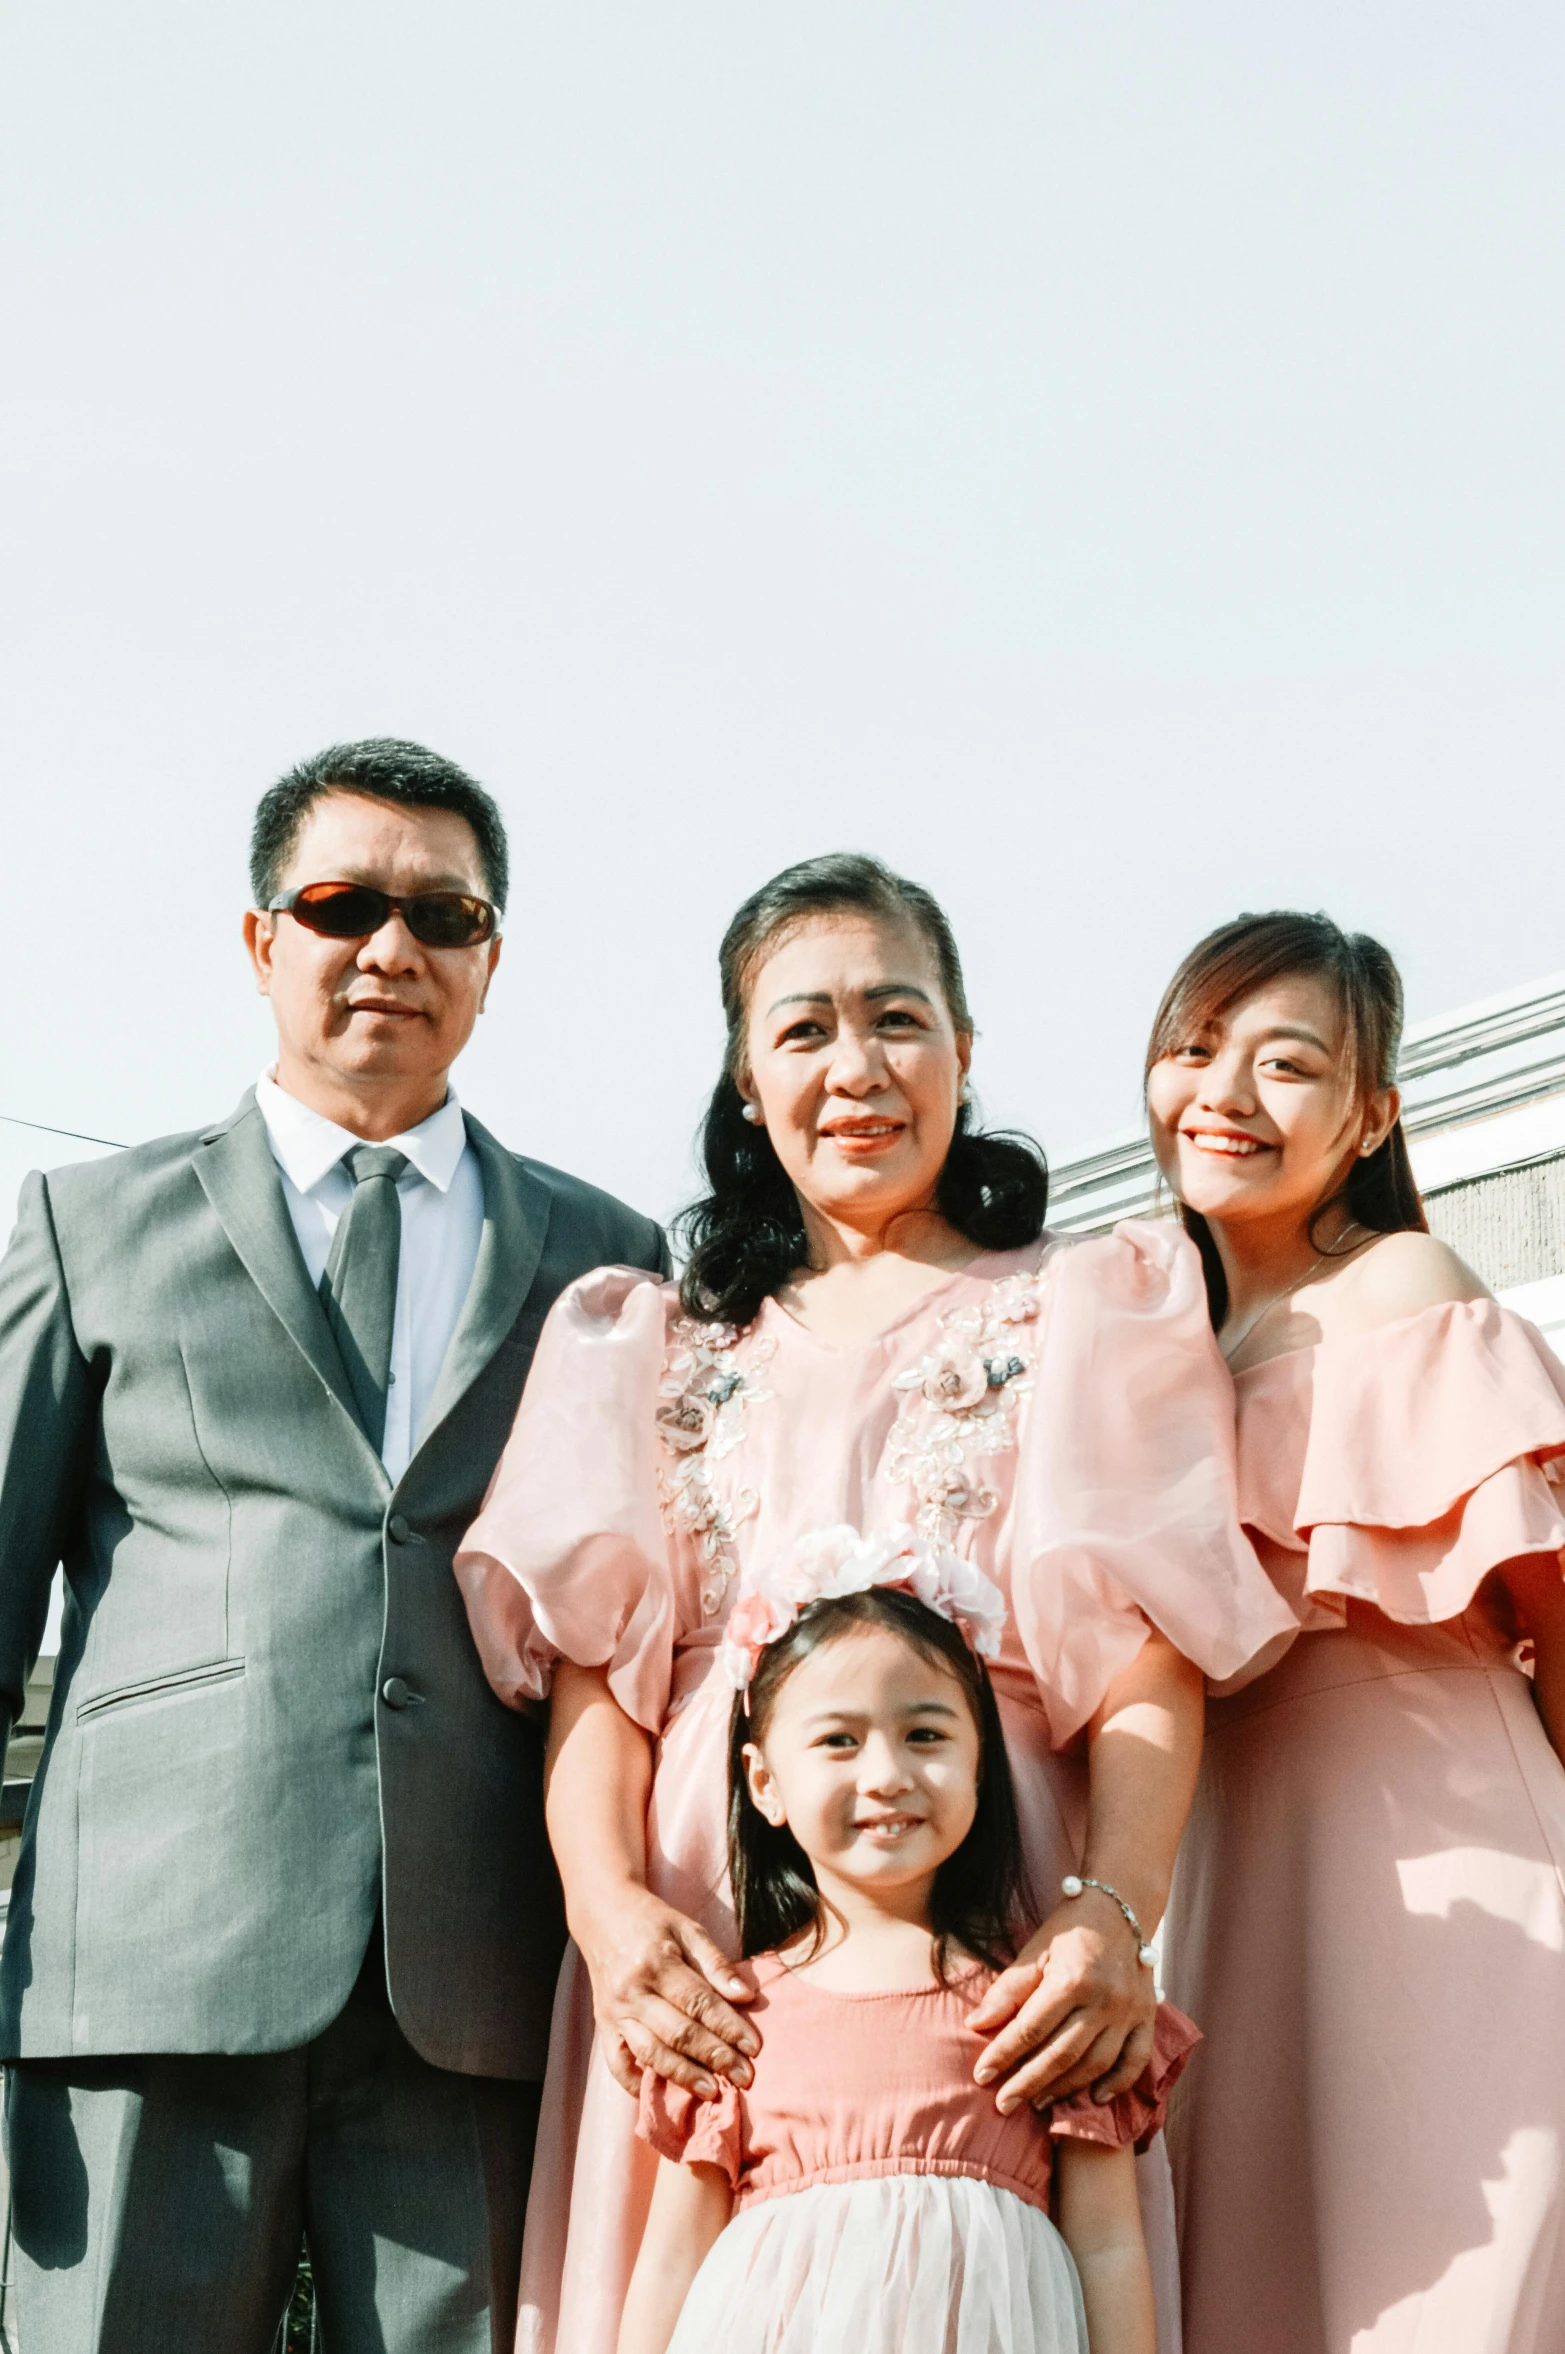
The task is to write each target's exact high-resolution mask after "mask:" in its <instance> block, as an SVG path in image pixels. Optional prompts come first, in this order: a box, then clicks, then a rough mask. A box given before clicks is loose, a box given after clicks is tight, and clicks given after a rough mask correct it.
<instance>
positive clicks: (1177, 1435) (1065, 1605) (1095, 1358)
mask: <svg viewBox="0 0 1565 2354" xmlns="http://www.w3.org/2000/svg"><path fill="white" fill-rule="evenodd" d="M1046 1271H1047V1280H1046V1281H1045V1283H1044V1285H1043V1287H1042V1296H1041V1302H1040V1310H1039V1314H1040V1320H1041V1321H1040V1331H1039V1336H1038V1343H1037V1357H1036V1375H1035V1381H1034V1389H1033V1395H1032V1397H1031V1398H1030V1400H1029V1401H1028V1406H1027V1411H1026V1420H1025V1423H1024V1425H1023V1428H1022V1431H1021V1434H1020V1443H1019V1448H1018V1459H1017V1474H1016V1503H1015V1515H1014V1525H1013V1532H1012V1542H1011V1599H1012V1607H1013V1609H1014V1611H1015V1615H1016V1628H1017V1632H1018V1634H1019V1636H1020V1638H1021V1641H1022V1645H1023V1648H1024V1649H1025V1651H1026V1653H1027V1658H1028V1662H1029V1664H1030V1666H1031V1667H1032V1670H1033V1673H1034V1675H1035V1676H1036V1678H1037V1680H1038V1687H1039V1692H1040V1696H1041V1698H1042V1700H1043V1704H1044V1707H1045V1709H1046V1711H1047V1713H1048V1717H1049V1723H1050V1729H1051V1731H1052V1733H1053V1736H1054V1739H1055V1740H1056V1742H1062V1741H1065V1740H1068V1739H1069V1737H1070V1735H1071V1734H1072V1733H1074V1732H1075V1731H1076V1730H1077V1729H1078V1728H1079V1727H1080V1726H1081V1725H1083V1724H1085V1723H1086V1721H1087V1720H1088V1718H1089V1717H1091V1715H1092V1714H1093V1712H1094V1711H1095V1709H1096V1708H1097V1707H1098V1704H1099V1702H1100V1701H1101V1700H1102V1698H1103V1695H1104V1693H1105V1691H1106V1690H1107V1689H1108V1686H1109V1684H1110V1683H1111V1682H1112V1681H1113V1679H1114V1677H1115V1676H1116V1675H1117V1674H1119V1673H1120V1672H1121V1670H1122V1669H1124V1668H1125V1667H1127V1666H1128V1665H1129V1664H1130V1662H1131V1660H1132V1659H1134V1657H1135V1655H1136V1653H1137V1652H1138V1651H1139V1650H1140V1648H1141V1645H1142V1643H1143V1642H1144V1641H1145V1640H1146V1634H1147V1627H1148V1623H1149V1622H1150V1623H1151V1624H1152V1625H1155V1626H1157V1627H1159V1628H1160V1629H1161V1630H1162V1632H1163V1633H1164V1634H1165V1635H1166V1636H1167V1637H1168V1639H1169V1641H1170V1642H1172V1643H1173V1644H1174V1645H1175V1646H1176V1647H1177V1648H1178V1649H1179V1650H1180V1651H1182V1652H1183V1653H1184V1655H1185V1657H1186V1658H1187V1659H1190V1660H1193V1661H1194V1662H1195V1663H1196V1665H1197V1666H1199V1667H1201V1668H1203V1669H1204V1670H1205V1672H1206V1673H1207V1675H1209V1676H1211V1677H1214V1678H1224V1677H1228V1676H1232V1675H1234V1674H1236V1673H1237V1672H1238V1670H1239V1669H1240V1668H1242V1667H1245V1666H1247V1665H1248V1664H1249V1663H1250V1662H1251V1661H1252V1660H1254V1659H1255V1658H1257V1656H1258V1655H1259V1654H1261V1653H1262V1652H1265V1651H1267V1650H1269V1649H1271V1648H1274V1647H1275V1648H1280V1647H1281V1646H1282V1645H1284V1644H1285V1643H1286V1642H1287V1640H1288V1639H1289V1638H1290V1637H1291V1636H1292V1635H1293V1634H1294V1633H1295V1632H1296V1625H1297V1622H1296V1621H1295V1619H1294V1617H1293V1614H1292V1612H1291V1611H1290V1610H1289V1609H1288V1607H1287V1605H1286V1603H1284V1602H1283V1601H1282V1599H1281V1598H1280V1596H1279V1595H1278V1594H1277V1592H1276V1589H1275V1588H1274V1587H1273V1585H1272V1583H1271V1580H1270V1579H1269V1578H1268V1577H1267V1575H1266V1573H1265V1571H1264V1570H1263V1569H1262V1567H1261V1565H1260V1563H1259V1561H1258V1560H1257V1558H1256V1555H1255V1552H1254V1549H1253V1547H1252V1546H1251V1544H1250V1542H1249V1540H1248V1538H1247V1537H1246V1536H1245V1534H1244V1531H1243V1529H1242V1527H1241V1525H1240V1520H1239V1508H1238V1487H1237V1471H1236V1462H1235V1437H1234V1394H1233V1384H1232V1381H1231V1379H1230V1377H1229V1373H1228V1369H1227V1367H1226V1366H1225V1365H1224V1363H1223V1360H1222V1357H1221V1355H1220V1354H1219V1351H1218V1348H1217V1343H1216V1340H1215V1338H1214V1336H1213V1332H1212V1326H1211V1318H1210V1315H1209V1314H1208V1310H1207V1300H1206V1285H1205V1282H1204V1280H1203V1277H1202V1272H1201V1262H1200V1259H1199V1257H1198V1255H1197V1253H1196V1250H1195V1246H1194V1244H1193V1243H1191V1242H1190V1240H1189V1239H1188V1237H1187V1236H1185V1235H1184V1234H1182V1233H1181V1232H1180V1231H1179V1229H1178V1228H1177V1227H1175V1226H1173V1225H1171V1224H1170V1225H1162V1224H1156V1225H1154V1224H1151V1223H1143V1222H1141V1221H1135V1220H1127V1221H1126V1222H1125V1223H1123V1224H1122V1225H1119V1226H1116V1227H1115V1229H1114V1231H1113V1233H1112V1234H1109V1235H1103V1236H1099V1237H1095V1238H1094V1239H1093V1240H1091V1241H1089V1242H1083V1243H1077V1244H1074V1245H1063V1246H1056V1251H1055V1254H1054V1256H1053V1259H1052V1262H1049V1263H1046Z"/></svg>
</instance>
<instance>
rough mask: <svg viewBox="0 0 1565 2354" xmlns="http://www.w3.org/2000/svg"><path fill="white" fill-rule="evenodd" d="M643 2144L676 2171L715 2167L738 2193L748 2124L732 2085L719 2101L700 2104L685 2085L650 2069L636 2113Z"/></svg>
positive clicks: (723, 2087)
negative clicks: (676, 2169) (687, 2167)
mask: <svg viewBox="0 0 1565 2354" xmlns="http://www.w3.org/2000/svg"><path fill="white" fill-rule="evenodd" d="M636 2132H637V2134H638V2136H639V2137H640V2139H641V2140H642V2141H644V2142H647V2143H649V2144H650V2145H651V2147H652V2148H653V2149H654V2150H656V2152H657V2154H658V2156H659V2157H660V2158H668V2159H670V2160H671V2161H672V2163H673V2164H674V2165H676V2166H716V2167H717V2168H718V2169H719V2170H720V2171H721V2172H722V2173H723V2174H724V2175H726V2176H727V2178H728V2182H729V2186H730V2188H732V2189H734V2190H737V2189H738V2187H739V2177H740V2175H741V2174H742V2173H743V2171H744V2121H743V2119H742V2117H741V2115H740V2111H739V2095H738V2093H737V2092H735V2090H734V2088H733V2086H732V2085H731V2084H723V2085H721V2086H720V2087H719V2090H718V2095H717V2098H716V2100H715V2101H699V2100H697V2098H696V2096H695V2094H694V2093H693V2092H687V2091H686V2090H685V2088H684V2087H683V2085H679V2084H669V2083H667V2082H666V2081H665V2080H664V2078H663V2077H661V2076H654V2075H653V2073H652V2070H651V2069H650V2068H644V2069H643V2070H642V2072H641V2097H640V2100H639V2103H638V2106H637V2111H636Z"/></svg>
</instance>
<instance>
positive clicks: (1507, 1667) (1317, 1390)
mask: <svg viewBox="0 0 1565 2354" xmlns="http://www.w3.org/2000/svg"><path fill="white" fill-rule="evenodd" d="M1236 1386H1237V1390H1238V1397H1239V1453H1240V1483H1241V1498H1242V1504H1243V1510H1244V1516H1245V1519H1246V1522H1247V1523H1248V1525H1249V1527H1250V1530H1251V1533H1252V1534H1253V1536H1254V1538H1255V1542H1256V1544H1257V1546H1258V1548H1259V1550H1260V1553H1261V1556H1262V1558H1263V1560H1264V1561H1265V1563H1266V1565H1267V1567H1268V1568H1269V1569H1270V1571H1271V1573H1272V1576H1273V1577H1274V1579H1275V1580H1276V1583H1277V1586H1278V1589H1279V1591H1280V1592H1281V1593H1283V1594H1284V1595H1286V1596H1287V1598H1288V1600H1289V1601H1290V1603H1291V1604H1292V1605H1293V1607H1294V1610H1295V1612H1296V1613H1297V1616H1298V1619H1299V1622H1300V1624H1301V1625H1302V1627H1303V1628H1304V1629H1305V1632H1303V1633H1302V1634H1301V1635H1300V1636H1299V1638H1298V1640H1297V1641H1296V1642H1295V1643H1294V1644H1293V1646H1292V1648H1291V1649H1290V1650H1289V1652H1288V1653H1287V1655H1286V1657H1285V1658H1284V1659H1283V1660H1282V1661H1281V1664H1280V1665H1277V1666H1275V1667H1273V1668H1271V1669H1270V1671H1269V1672H1267V1673H1266V1674H1264V1675H1262V1676H1260V1677H1259V1678H1258V1679H1257V1680H1256V1681H1254V1682H1252V1683H1250V1684H1248V1685H1246V1686H1245V1688H1244V1689H1242V1690H1240V1691H1237V1692H1234V1693H1233V1694H1232V1695H1231V1696H1229V1697H1227V1698H1219V1699H1215V1700H1214V1701H1213V1702H1212V1703H1211V1706H1210V1709H1209V1714H1208V1729H1207V1746H1206V1756H1205V1761H1204V1764H1203V1767H1202V1775H1201V1786H1200V1790H1199V1793H1198V1795H1197V1799H1196V1805H1195V1810H1194V1813H1193V1814H1192V1817H1191V1821H1190V1826H1189V1829H1188V1830H1187V1832H1186V1834H1185V1841H1184V1846H1183V1848H1182V1849H1181V1852H1180V1862H1179V1870H1178V1874H1177V1876H1176V1882H1175V1890H1174V1899H1173V1903H1172V1905H1171V1907H1170V1911H1169V1917H1168V1924H1167V1928H1166V1930H1165V1939H1164V1966H1165V1971H1166V1974H1167V1978H1168V1985H1169V1990H1170V1992H1171V1994H1172V1995H1173V1997H1174V1999H1175V2000H1176V2001H1177V2002H1179V2003H1180V2004H1182V2005H1184V2006H1185V2007H1186V2008H1187V2009H1191V2010H1193V2011H1194V2012H1195V2013H1196V2015H1197V2016H1198V2017H1199V2019H1200V2021H1201V2025H1202V2028H1203V2030H1204V2031H1205V2034H1206V2036H1207V2048H1206V2050H1205V2052H1204V2053H1203V2056H1202V2065H1201V2067H1200V2069H1199V2070H1196V2071H1193V2072H1192V2075H1191V2077H1190V2079H1189V2080H1188V2082H1187V2083H1186V2085H1184V2086H1183V2087H1181V2090H1180V2093H1179V2095H1178V2097H1177V2099H1176V2101H1175V2104H1174V2119H1173V2125H1172V2127H1171V2130H1170V2141H1171V2143H1172V2147H1173V2153H1174V2176H1175V2186H1176V2194H1177V2199H1178V2207H1179V2218H1180V2244H1181V2260H1182V2266H1183V2272H1184V2285H1185V2339H1186V2344H1187V2345H1188V2346H1189V2347H1190V2349H1191V2354H1257V2350H1258V2349H1264V2350H1265V2354H1560V2350H1561V2349H1562V2348H1565V2236H1562V2225H1565V1882H1562V1873H1565V1771H1562V1769H1561V1766H1560V1764H1559V1761H1558V1759H1557V1758H1556V1757H1555V1755H1554V1752H1553V1750H1552V1749H1551V1748H1550V1747H1549V1744H1548V1741H1547V1739H1546V1738H1545V1736H1544V1732H1543V1728H1542V1725H1541V1723H1540V1721H1539V1718H1538V1716H1537V1713H1536V1711H1535V1710H1534V1708H1533V1705H1532V1700H1531V1695H1530V1690H1529V1686H1528V1683H1527V1679H1526V1676H1525V1675H1524V1674H1523V1672H1522V1670H1521V1667H1520V1666H1519V1665H1518V1662H1517V1656H1516V1644H1515V1637H1514V1631H1513V1629H1512V1628H1511V1626H1510V1624H1509V1619H1508V1612H1507V1609H1506V1607H1505V1602H1504V1598H1503V1596H1497V1595H1496V1593H1495V1591H1494V1588H1493V1585H1492V1583H1491V1584H1487V1585H1486V1583H1485V1581H1486V1578H1487V1576H1488V1572H1489V1571H1490V1570H1492V1569H1494V1568H1495V1567H1496V1566H1497V1565H1498V1564H1499V1563H1501V1562H1504V1561H1508V1560H1512V1559H1515V1558H1517V1557H1519V1556H1522V1555H1526V1554H1535V1553H1545V1554H1547V1553H1555V1552H1557V1551H1558V1550H1559V1548H1560V1547H1561V1546H1562V1545H1565V1519H1562V1517H1561V1512H1560V1506H1559V1497H1558V1491H1557V1490H1556V1488H1555V1487H1554V1485H1553V1484H1552V1482H1551V1479H1550V1477H1549V1474H1550V1472H1551V1471H1552V1470H1553V1469H1554V1468H1555V1467H1556V1466H1557V1465H1559V1464H1561V1463H1565V1455H1562V1453H1561V1450H1565V1368H1562V1367H1561V1366H1560V1365H1559V1364H1558V1363H1557V1362H1556V1361H1555V1359H1554V1357H1553V1356H1552V1355H1551V1354H1550V1352H1549V1350H1548V1349H1547V1348H1546V1346H1545V1345H1544V1343H1543V1342H1542V1340H1541V1339H1540V1338H1539V1337H1538V1335H1537V1334H1536V1333H1535V1332H1534V1331H1533V1330H1532V1328H1531V1326H1529V1325H1527V1324H1524V1323H1522V1322H1521V1320H1520V1319H1519V1318H1517V1317H1515V1316H1513V1315H1511V1314H1509V1313H1508V1312H1507V1311H1506V1310H1505V1309H1503V1308H1500V1307H1498V1306H1496V1305H1495V1303H1494V1302H1493V1301H1490V1300H1482V1301H1476V1302H1472V1303H1470V1304H1466V1305H1462V1306H1444V1307H1435V1308H1429V1309H1426V1310H1425V1311H1424V1312H1423V1313H1422V1314H1420V1315H1416V1316H1410V1317H1407V1318H1404V1319H1402V1320H1401V1321H1399V1322H1397V1323H1394V1324H1388V1325H1385V1326H1383V1327H1382V1328H1380V1329H1379V1330H1377V1331H1374V1332H1370V1333H1367V1334H1365V1335H1362V1336H1360V1337H1358V1338H1356V1339H1352V1340H1343V1341H1337V1342H1333V1343H1331V1344H1328V1345H1323V1346H1321V1347H1319V1348H1315V1349H1307V1350H1301V1351H1299V1352H1297V1353H1296V1354H1294V1355H1290V1356H1285V1357H1280V1358H1276V1359H1274V1360H1273V1361H1272V1362H1271V1363H1269V1364H1265V1365H1259V1366H1256V1367H1255V1368H1254V1369H1253V1370H1251V1371H1249V1372H1246V1373H1242V1374H1240V1375H1239V1376H1238V1380H1237V1385H1236ZM1284 2119H1285V2120H1286V2125H1285V2126H1284V2127H1282V2128H1281V2129H1280V2128H1279V2120H1284Z"/></svg>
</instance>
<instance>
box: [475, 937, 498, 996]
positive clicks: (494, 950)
mask: <svg viewBox="0 0 1565 2354" xmlns="http://www.w3.org/2000/svg"><path fill="white" fill-rule="evenodd" d="M499 962H500V935H499V933H498V932H496V934H495V936H494V938H493V939H492V940H491V941H490V943H489V963H488V967H487V969H486V970H485V973H484V985H483V988H482V990H481V991H480V993H479V999H478V1010H479V1012H480V1013H482V1012H483V1010H484V1008H485V1006H487V1004H488V1003H489V984H490V982H491V981H492V980H493V979H494V969H495V966H496V965H497V964H498V963H499Z"/></svg>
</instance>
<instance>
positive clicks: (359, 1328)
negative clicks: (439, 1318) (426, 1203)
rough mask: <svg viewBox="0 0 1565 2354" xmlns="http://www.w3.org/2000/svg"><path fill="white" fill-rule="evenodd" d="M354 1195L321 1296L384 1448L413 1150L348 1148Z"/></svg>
mask: <svg viewBox="0 0 1565 2354" xmlns="http://www.w3.org/2000/svg"><path fill="white" fill-rule="evenodd" d="M341 1165H342V1167H343V1168H345V1169H346V1170H347V1172H348V1174H349V1176H350V1177H351V1178H352V1179H353V1199H352V1201H351V1202H349V1204H348V1207H347V1209H346V1210H345V1211H344V1212H343V1214H342V1216H341V1217H340V1218H339V1219H338V1221H337V1231H336V1233H335V1234H334V1235H333V1236H332V1240H331V1256H330V1258H329V1259H328V1260H327V1262H326V1272H325V1274H324V1275H323V1276H322V1277H321V1304H322V1306H323V1307H324V1308H325V1310H326V1321H327V1322H328V1324H329V1325H330V1326H331V1328H332V1332H333V1334H334V1336H335V1338H336V1342H337V1347H338V1349H339V1350H340V1352H341V1355H342V1362H343V1364H344V1366H345V1367H346V1369H347V1375H348V1382H349V1386H350V1387H351V1389H352V1391H353V1399H354V1403H355V1405H356V1406H357V1407H358V1409H359V1420H360V1421H361V1422H362V1423H363V1425H364V1432H365V1436H366V1437H367V1438H368V1440H369V1442H370V1445H371V1446H372V1447H373V1448H374V1449H375V1452H376V1453H377V1455H378V1454H379V1452H380V1449H381V1445H382V1442H383V1441H384V1439H385V1436H386V1392H387V1390H388V1389H389V1387H390V1385H391V1329H392V1326H393V1324H394V1323H395V1322H396V1315H397V1261H398V1259H399V1258H400V1256H401V1253H402V1210H401V1205H400V1204H399V1202H398V1200H397V1179H398V1178H399V1177H400V1176H401V1175H402V1173H403V1171H404V1169H406V1167H407V1165H408V1160H407V1155H406V1153H400V1152H393V1150H392V1149H391V1146H390V1145H389V1144H356V1145H355V1146H354V1147H353V1150H352V1151H351V1152H345V1153H344V1154H343V1156H342V1163H341Z"/></svg>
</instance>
